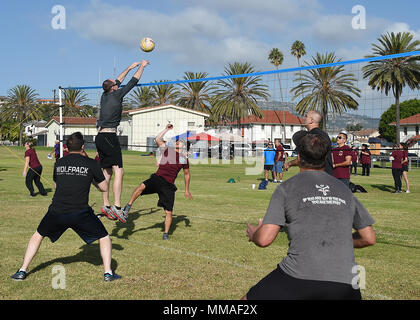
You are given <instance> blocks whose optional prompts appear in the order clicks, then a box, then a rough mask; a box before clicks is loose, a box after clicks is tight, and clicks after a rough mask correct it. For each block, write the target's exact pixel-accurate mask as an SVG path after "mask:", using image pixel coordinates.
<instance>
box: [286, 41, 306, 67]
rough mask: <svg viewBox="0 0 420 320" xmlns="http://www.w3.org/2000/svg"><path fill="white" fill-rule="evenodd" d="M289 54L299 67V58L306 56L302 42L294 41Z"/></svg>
mask: <svg viewBox="0 0 420 320" xmlns="http://www.w3.org/2000/svg"><path fill="white" fill-rule="evenodd" d="M290 53H291V54H292V55H293V56H295V57H296V58H297V61H298V66H299V67H300V58H302V57H303V56H304V55H306V51H305V45H304V44H303V42H301V41H299V40H296V41H295V42H294V43H293V44H292V48H291V49H290Z"/></svg>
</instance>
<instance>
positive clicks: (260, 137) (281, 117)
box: [206, 110, 305, 148]
mask: <svg viewBox="0 0 420 320" xmlns="http://www.w3.org/2000/svg"><path fill="white" fill-rule="evenodd" d="M261 112H262V113H263V118H261V119H260V118H257V117H255V116H249V117H245V118H243V119H242V120H241V124H240V128H238V124H237V122H233V123H230V124H227V125H221V126H218V127H217V128H209V129H208V130H206V133H208V134H211V135H215V136H219V135H220V134H222V133H224V132H231V133H233V134H236V135H239V136H242V137H243V138H244V139H245V140H246V141H248V142H250V143H261V142H263V141H274V139H280V141H281V142H284V143H285V144H286V145H290V146H291V148H294V147H295V146H294V144H293V141H292V136H293V134H294V133H296V132H297V131H299V130H304V129H305V125H304V122H305V120H304V118H300V117H297V116H295V115H293V114H291V113H290V112H289V111H278V110H261ZM283 128H285V136H284V130H283ZM283 138H284V139H283Z"/></svg>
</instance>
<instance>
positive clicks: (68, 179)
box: [12, 132, 121, 281]
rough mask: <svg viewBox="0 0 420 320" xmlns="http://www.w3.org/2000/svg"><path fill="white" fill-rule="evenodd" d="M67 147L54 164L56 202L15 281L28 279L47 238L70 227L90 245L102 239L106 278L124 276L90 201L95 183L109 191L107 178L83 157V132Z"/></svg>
mask: <svg viewBox="0 0 420 320" xmlns="http://www.w3.org/2000/svg"><path fill="white" fill-rule="evenodd" d="M67 147H68V150H69V154H68V155H67V156H66V157H63V158H61V159H58V160H57V161H56V163H55V165H54V173H53V179H54V187H55V193H54V197H53V199H52V203H51V205H50V207H49V208H48V212H47V214H46V215H45V216H44V218H43V219H42V221H41V223H40V224H39V226H38V229H37V231H36V232H35V233H34V234H33V235H32V237H31V239H30V240H29V244H28V247H27V249H26V253H25V258H24V261H23V265H22V267H21V268H20V269H19V270H18V271H17V272H16V273H15V274H14V275H13V276H12V279H14V280H25V278H26V276H27V270H28V266H29V264H30V263H31V261H32V259H33V258H34V256H35V255H36V253H37V252H38V249H39V247H40V245H41V242H42V240H43V239H44V237H48V238H50V239H51V242H55V241H57V240H58V239H59V238H60V237H61V235H62V234H63V233H64V231H66V230H67V229H68V228H71V229H73V230H74V231H75V232H76V233H77V234H78V235H79V236H80V237H81V238H82V239H83V240H84V241H85V242H86V243H87V244H90V243H92V242H93V241H95V240H98V239H99V247H100V251H101V256H102V261H103V264H104V271H105V273H104V281H113V280H117V279H120V278H121V276H119V275H117V274H115V273H114V272H113V271H112V270H111V251H112V244H111V239H110V237H109V235H108V232H107V231H106V230H105V227H104V226H103V224H102V222H100V220H99V218H98V217H97V216H96V215H95V214H94V213H93V210H92V208H91V207H90V206H89V203H88V202H89V190H90V185H91V183H93V184H94V185H95V186H96V187H97V188H98V189H99V190H100V191H101V192H106V191H107V190H108V185H107V183H106V181H105V177H104V175H103V173H102V170H101V168H100V167H99V165H98V163H97V162H96V161H95V160H93V159H89V158H88V157H86V156H83V154H84V150H83V148H84V140H83V135H82V134H81V133H80V132H75V133H73V134H72V135H70V137H69V138H68V140H67Z"/></svg>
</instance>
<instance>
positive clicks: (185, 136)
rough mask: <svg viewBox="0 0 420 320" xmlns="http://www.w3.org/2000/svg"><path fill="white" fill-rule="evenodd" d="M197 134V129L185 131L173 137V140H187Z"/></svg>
mask: <svg viewBox="0 0 420 320" xmlns="http://www.w3.org/2000/svg"><path fill="white" fill-rule="evenodd" d="M194 135H195V131H185V132H184V133H181V134H179V135H177V136H175V137H172V138H171V140H173V141H178V140H179V139H184V140H187V139H188V137H192V136H194Z"/></svg>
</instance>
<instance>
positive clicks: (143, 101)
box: [128, 87, 156, 109]
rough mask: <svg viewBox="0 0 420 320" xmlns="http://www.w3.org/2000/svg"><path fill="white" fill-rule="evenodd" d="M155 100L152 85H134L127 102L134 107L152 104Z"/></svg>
mask: <svg viewBox="0 0 420 320" xmlns="http://www.w3.org/2000/svg"><path fill="white" fill-rule="evenodd" d="M155 101H156V94H155V91H154V90H153V88H152V87H136V88H135V89H134V90H133V91H132V93H131V94H130V96H129V99H128V104H129V105H130V109H131V107H134V108H145V107H150V106H152V105H153V104H154V103H155Z"/></svg>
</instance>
